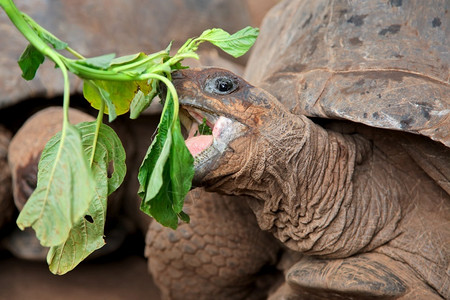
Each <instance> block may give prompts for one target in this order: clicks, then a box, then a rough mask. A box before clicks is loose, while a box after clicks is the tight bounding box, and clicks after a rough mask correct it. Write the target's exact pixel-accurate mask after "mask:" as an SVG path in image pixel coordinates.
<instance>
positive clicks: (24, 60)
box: [18, 44, 45, 80]
mask: <svg viewBox="0 0 450 300" xmlns="http://www.w3.org/2000/svg"><path fill="white" fill-rule="evenodd" d="M44 60H45V57H44V55H43V54H42V53H41V52H39V51H38V50H37V49H36V48H35V47H34V46H33V45H31V44H29V45H28V46H27V48H25V51H23V53H22V55H21V56H20V58H19V61H18V64H19V66H20V69H21V70H22V77H23V78H24V79H26V80H31V79H33V78H34V76H35V75H36V71H37V69H38V68H39V66H40V65H41V64H42V63H43V62H44Z"/></svg>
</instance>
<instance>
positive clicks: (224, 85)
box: [216, 78, 233, 93]
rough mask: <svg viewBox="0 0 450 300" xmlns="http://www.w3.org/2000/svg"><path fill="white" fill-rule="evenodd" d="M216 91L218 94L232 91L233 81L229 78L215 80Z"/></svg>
mask: <svg viewBox="0 0 450 300" xmlns="http://www.w3.org/2000/svg"><path fill="white" fill-rule="evenodd" d="M216 89H217V90H218V91H219V92H222V93H226V92H228V91H230V90H232V89H233V81H231V79H229V78H217V79H216Z"/></svg>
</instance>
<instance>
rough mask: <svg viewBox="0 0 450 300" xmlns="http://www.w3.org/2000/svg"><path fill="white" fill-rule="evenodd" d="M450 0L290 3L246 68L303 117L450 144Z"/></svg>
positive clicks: (272, 20)
mask: <svg viewBox="0 0 450 300" xmlns="http://www.w3.org/2000/svg"><path fill="white" fill-rule="evenodd" d="M448 9H449V2H448V1H446V0H437V1H433V3H432V5H431V4H429V3H428V2H421V1H402V0H390V1H385V0H377V1H343V0H342V1H329V0H320V1H303V0H293V1H283V2H281V3H279V4H278V5H277V6H276V7H275V8H273V9H272V10H271V11H270V13H269V14H268V15H267V16H266V18H265V20H264V22H263V24H262V28H261V35H260V37H259V38H258V40H257V43H256V45H255V48H254V50H253V51H254V52H253V54H252V56H251V58H250V60H249V63H248V65H247V69H246V78H247V79H248V80H249V81H250V82H252V83H253V84H255V85H258V86H260V87H263V88H265V89H266V90H268V91H269V92H271V93H272V94H273V95H274V96H276V97H277V98H278V99H279V100H280V101H282V102H283V104H284V105H285V106H286V107H288V108H289V109H290V111H291V112H293V113H296V114H304V115H307V116H310V117H321V118H330V119H344V120H350V121H353V122H358V123H363V124H366V125H369V126H373V127H379V128H385V129H393V130H400V131H406V132H412V133H416V134H421V135H425V136H428V137H429V138H431V139H433V140H436V141H439V142H441V143H443V144H444V145H446V146H447V147H450V84H449V78H450V75H449V65H450V55H449V44H448V37H449V36H450V17H449V15H448Z"/></svg>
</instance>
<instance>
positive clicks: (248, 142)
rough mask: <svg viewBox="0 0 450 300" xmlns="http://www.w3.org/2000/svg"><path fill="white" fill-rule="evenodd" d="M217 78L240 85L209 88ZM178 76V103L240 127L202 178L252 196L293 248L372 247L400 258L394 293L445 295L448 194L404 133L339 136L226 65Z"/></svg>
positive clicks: (449, 289)
mask: <svg viewBox="0 0 450 300" xmlns="http://www.w3.org/2000/svg"><path fill="white" fill-rule="evenodd" d="M219 77H220V78H232V80H234V81H235V82H236V85H237V88H236V89H235V90H233V91H232V92H231V93H229V94H225V95H219V94H217V93H215V92H214V91H212V92H211V90H209V91H207V90H205V87H206V86H207V83H208V82H209V81H211V80H214V79H215V78H219ZM174 78H175V86H176V88H177V91H178V93H179V95H180V103H181V104H183V105H193V106H197V107H198V108H200V109H203V110H207V111H211V112H213V113H215V114H217V115H219V116H225V117H227V118H229V119H231V120H233V125H231V126H235V127H239V128H242V126H244V128H245V130H244V133H243V134H241V135H240V136H239V137H237V138H235V139H234V140H232V141H231V142H230V143H229V144H228V148H227V149H225V150H224V151H223V152H222V153H221V154H220V155H219V156H217V155H216V156H215V157H214V159H212V160H210V161H208V159H207V158H202V160H203V161H202V164H201V170H199V168H197V169H196V172H198V173H200V174H202V175H201V176H197V175H196V180H197V181H198V183H200V184H202V185H204V186H206V187H207V188H208V190H211V191H216V192H220V193H224V194H229V195H243V196H247V197H250V199H252V200H250V206H251V208H252V210H253V211H254V213H255V214H256V217H257V221H258V224H259V226H260V227H261V228H262V229H264V230H268V231H270V232H272V233H273V234H274V236H275V237H276V238H278V239H279V240H280V241H282V242H283V243H284V244H285V245H286V246H287V247H289V248H291V249H293V250H295V251H299V252H301V253H305V254H307V255H314V256H315V257H319V258H323V259H342V258H347V257H352V256H355V255H358V254H360V253H368V252H370V253H377V254H378V255H379V256H377V255H375V256H374V257H372V259H377V257H378V258H379V261H380V262H382V261H383V259H382V257H385V256H387V257H388V258H389V259H390V260H391V261H396V263H397V264H398V262H400V264H401V265H400V266H396V265H395V264H393V266H392V268H389V272H390V273H389V274H391V275H392V276H395V277H398V278H400V280H402V284H403V285H404V286H405V289H404V290H402V291H400V290H399V292H398V293H399V294H396V297H406V298H408V295H410V296H411V295H427V294H429V295H434V296H436V292H437V293H439V294H440V295H441V296H442V297H444V298H449V297H450V279H449V275H448V274H447V268H448V265H449V257H450V254H449V249H450V247H449V241H450V226H447V225H448V224H449V221H450V196H449V194H448V193H446V192H445V191H444V190H443V189H442V188H441V186H439V185H438V184H436V182H435V181H434V180H432V179H431V178H430V177H429V176H428V175H427V174H426V173H425V172H424V171H423V170H422V169H421V168H420V167H418V165H417V164H416V163H415V161H414V160H413V159H412V158H411V157H410V155H408V153H407V151H405V149H404V148H403V146H402V144H403V142H406V140H407V139H410V138H411V137H410V136H407V138H405V136H403V134H401V133H393V132H388V131H383V130H376V129H373V128H368V127H363V126H358V125H354V130H353V132H351V133H345V134H343V133H340V132H337V131H333V130H327V129H324V128H322V127H320V126H319V125H317V124H315V123H313V122H312V121H311V120H309V119H308V118H306V117H304V116H298V115H293V114H291V113H289V112H288V111H287V110H286V109H285V108H284V107H283V106H282V105H281V104H280V103H279V102H278V101H277V100H276V99H275V98H274V97H273V96H271V95H270V94H269V93H268V92H266V91H264V90H262V89H258V88H256V87H253V86H251V85H250V84H248V83H247V82H245V81H244V80H242V79H241V78H239V77H237V76H235V75H234V74H232V73H230V72H227V71H225V70H220V69H206V70H187V71H183V72H181V73H179V74H177V75H176V76H174ZM413 138H417V139H418V140H420V139H421V138H419V137H413ZM430 143H432V142H430ZM436 147H438V148H439V147H441V148H440V149H441V150H442V151H441V153H444V152H446V151H448V150H447V149H446V148H445V147H443V146H436ZM197 166H199V164H197ZM235 228H237V226H235ZM341 278H342V277H341ZM410 278H413V279H410ZM336 280H337V281H339V280H342V279H340V278H336ZM414 282H424V283H425V284H422V285H419V284H415V283H414ZM338 285H339V284H338ZM341 285H342V284H341ZM320 288H322V289H325V288H326V286H325V285H323V286H321V287H320ZM359 288H362V289H364V288H365V286H364V285H363V286H360V287H359ZM418 289H420V290H421V291H418ZM406 298H405V299H406Z"/></svg>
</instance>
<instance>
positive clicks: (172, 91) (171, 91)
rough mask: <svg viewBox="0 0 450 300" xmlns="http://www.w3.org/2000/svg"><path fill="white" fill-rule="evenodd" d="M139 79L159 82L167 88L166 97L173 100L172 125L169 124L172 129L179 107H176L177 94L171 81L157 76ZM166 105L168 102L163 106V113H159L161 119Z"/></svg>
mask: <svg viewBox="0 0 450 300" xmlns="http://www.w3.org/2000/svg"><path fill="white" fill-rule="evenodd" d="M141 77H142V79H156V80H160V81H162V82H163V83H164V84H165V85H166V86H167V96H169V94H170V95H171V96H172V98H173V120H172V124H171V126H172V127H173V124H174V123H175V122H176V120H177V118H178V111H179V107H178V94H177V91H176V90H175V87H174V85H173V83H172V81H170V80H169V79H168V78H166V77H164V76H161V75H158V74H145V75H143V76H141ZM167 103H168V101H166V104H165V105H164V108H163V111H162V113H161V118H162V116H164V113H165V112H166V110H167Z"/></svg>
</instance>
